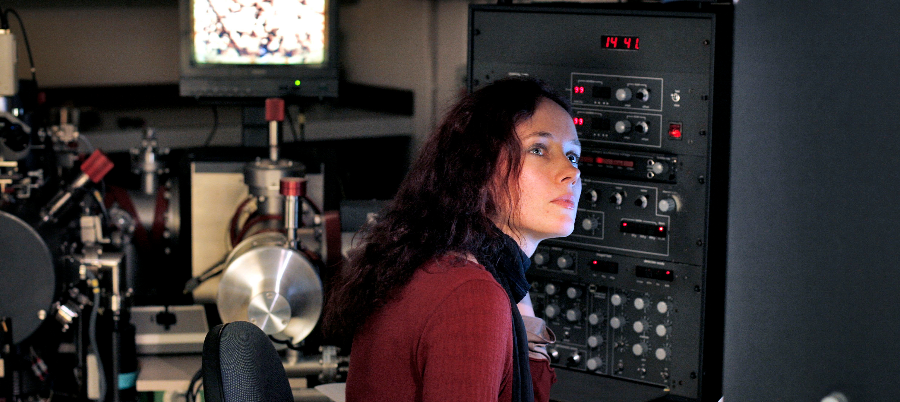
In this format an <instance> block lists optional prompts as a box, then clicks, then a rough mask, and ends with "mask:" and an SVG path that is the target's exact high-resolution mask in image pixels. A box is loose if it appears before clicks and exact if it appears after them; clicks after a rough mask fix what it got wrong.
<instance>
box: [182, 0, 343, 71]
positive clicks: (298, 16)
mask: <svg viewBox="0 0 900 402" xmlns="http://www.w3.org/2000/svg"><path fill="white" fill-rule="evenodd" d="M325 5H326V4H325V0H306V1H300V0H273V1H256V0H194V10H193V20H194V23H193V31H194V61H195V62H197V63H230V64H322V63H323V62H324V61H325V57H326V54H325V49H326V47H325V45H326V43H327V42H326V40H327V39H326V37H325V24H326V21H327V19H326V16H325V13H326V9H325Z"/></svg>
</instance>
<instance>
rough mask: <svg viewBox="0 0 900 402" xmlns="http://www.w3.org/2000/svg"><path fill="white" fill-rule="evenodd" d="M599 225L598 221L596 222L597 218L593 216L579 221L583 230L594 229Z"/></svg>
mask: <svg viewBox="0 0 900 402" xmlns="http://www.w3.org/2000/svg"><path fill="white" fill-rule="evenodd" d="M599 225H600V223H599V222H597V219H596V218H594V217H590V218H584V219H583V220H582V221H581V228H582V229H584V230H587V231H591V230H594V229H596V228H597V226H599Z"/></svg>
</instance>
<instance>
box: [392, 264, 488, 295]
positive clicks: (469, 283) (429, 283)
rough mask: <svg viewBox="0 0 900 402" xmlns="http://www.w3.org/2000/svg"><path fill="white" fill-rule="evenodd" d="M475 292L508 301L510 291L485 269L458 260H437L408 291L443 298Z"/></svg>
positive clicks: (419, 273)
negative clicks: (452, 293)
mask: <svg viewBox="0 0 900 402" xmlns="http://www.w3.org/2000/svg"><path fill="white" fill-rule="evenodd" d="M472 288H476V289H479V290H480V291H484V292H487V293H488V294H486V295H485V296H486V297H490V296H498V297H501V298H506V291H505V290H503V288H502V287H501V286H500V284H499V283H497V280H496V279H494V276H493V275H491V273H490V272H488V271H487V270H486V269H485V268H484V266H482V265H481V264H478V263H475V262H472V261H469V260H467V259H465V258H460V257H455V256H443V257H439V258H435V259H433V260H432V261H430V262H428V263H426V264H425V265H423V266H422V267H421V268H420V269H419V270H418V271H417V272H416V273H415V274H414V275H413V280H412V281H411V282H410V284H409V287H408V289H407V290H408V291H411V292H413V293H427V294H430V295H431V297H439V298H442V297H445V296H446V295H447V294H448V293H451V292H454V291H459V290H466V289H472Z"/></svg>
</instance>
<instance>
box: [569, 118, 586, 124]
mask: <svg viewBox="0 0 900 402" xmlns="http://www.w3.org/2000/svg"><path fill="white" fill-rule="evenodd" d="M572 121H574V122H575V125H576V126H583V125H584V117H573V118H572Z"/></svg>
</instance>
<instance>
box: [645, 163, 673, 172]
mask: <svg viewBox="0 0 900 402" xmlns="http://www.w3.org/2000/svg"><path fill="white" fill-rule="evenodd" d="M647 165H649V166H650V171H651V172H653V174H657V175H660V174H663V173H665V172H666V171H667V170H669V167H668V166H666V164H665V163H662V162H654V161H649V162H648V163H647Z"/></svg>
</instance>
